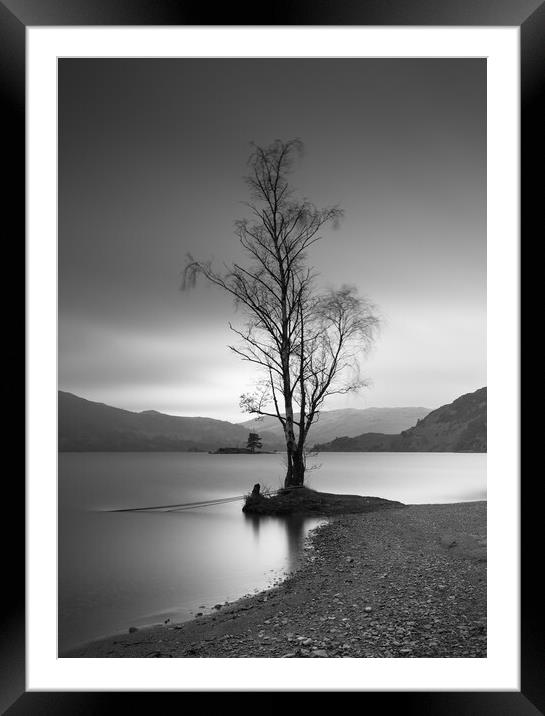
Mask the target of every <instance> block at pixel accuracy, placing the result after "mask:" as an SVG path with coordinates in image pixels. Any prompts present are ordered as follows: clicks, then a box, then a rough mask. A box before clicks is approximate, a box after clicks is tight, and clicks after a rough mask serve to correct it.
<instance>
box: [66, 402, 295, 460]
mask: <svg viewBox="0 0 545 716" xmlns="http://www.w3.org/2000/svg"><path fill="white" fill-rule="evenodd" d="M58 407H59V410H58V431H59V432H58V438H59V451H61V452H71V451H73V452H84V451H95V452H123V451H127V452H132V451H134V452H141V451H154V450H155V451H180V452H188V451H198V450H203V451H208V450H216V449H218V448H221V447H245V446H246V441H247V439H248V432H249V431H248V430H247V429H246V428H243V427H241V426H240V425H234V424H233V423H229V422H227V421H225V420H213V419H212V418H192V417H178V416H175V415H165V414H164V413H159V412H157V411H155V410H145V411H143V412H141V413H134V412H131V411H130V410H122V409H121V408H114V407H111V406H109V405H105V404H104V403H95V402H92V401H90V400H85V399H84V398H79V397H78V396H76V395H73V394H72V393H65V392H63V391H59V394H58ZM260 435H261V437H262V442H263V450H274V449H277V448H281V447H282V443H281V442H279V441H278V439H277V438H276V437H275V436H274V435H270V434H268V433H267V432H266V431H263V430H261V431H260Z"/></svg>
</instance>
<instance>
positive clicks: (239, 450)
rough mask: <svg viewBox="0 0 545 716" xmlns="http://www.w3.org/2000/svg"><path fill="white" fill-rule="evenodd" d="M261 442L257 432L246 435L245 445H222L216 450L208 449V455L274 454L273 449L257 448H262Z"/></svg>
mask: <svg viewBox="0 0 545 716" xmlns="http://www.w3.org/2000/svg"><path fill="white" fill-rule="evenodd" d="M262 447H263V443H262V442H261V438H260V436H259V435H258V434H257V433H250V434H249V435H248V442H247V444H246V447H222V448H218V449H217V450H210V452H209V454H210V455H274V454H275V452H276V451H275V450H257V448H262Z"/></svg>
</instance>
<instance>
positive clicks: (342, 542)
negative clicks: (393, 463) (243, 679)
mask: <svg viewBox="0 0 545 716" xmlns="http://www.w3.org/2000/svg"><path fill="white" fill-rule="evenodd" d="M65 656H71V657H74V656H81V657H167V658H168V657H234V658H244V657H264V658H270V657H272V658H281V657H284V658H327V657H334V658H349V657H356V658H367V657H369V658H385V657H399V658H407V657H432V658H433V657H459V658H461V657H480V658H483V657H486V503H485V502H469V503H458V504H450V505H410V506H407V507H405V508H403V509H391V510H381V511H378V512H369V513H367V514H356V515H347V516H342V517H335V518H333V519H332V520H331V521H330V522H329V523H328V524H326V525H325V526H323V527H321V528H318V530H317V531H316V533H315V535H314V539H313V541H312V544H311V545H310V546H309V548H308V550H307V554H306V559H305V562H304V564H303V566H302V567H301V568H300V569H299V570H298V571H297V572H296V573H295V574H294V575H293V576H291V577H290V578H288V579H287V580H286V581H285V582H283V583H282V584H281V585H280V586H278V587H275V588H273V589H271V590H269V591H267V592H264V593H261V594H258V595H256V596H253V597H248V598H244V599H241V600H238V601H237V602H234V603H232V604H230V605H226V606H224V607H223V608H221V609H217V610H212V611H211V612H210V613H209V614H208V615H206V616H203V617H200V618H197V619H194V620H193V621H191V622H187V623H185V624H174V625H172V624H169V625H163V626H161V627H153V628H150V629H140V630H139V631H138V633H135V634H128V633H127V634H124V635H122V636H117V637H112V638H110V639H106V640H102V641H98V642H94V643H92V644H89V645H87V646H86V647H82V648H80V649H78V650H74V651H73V652H71V653H69V654H66V655H65Z"/></svg>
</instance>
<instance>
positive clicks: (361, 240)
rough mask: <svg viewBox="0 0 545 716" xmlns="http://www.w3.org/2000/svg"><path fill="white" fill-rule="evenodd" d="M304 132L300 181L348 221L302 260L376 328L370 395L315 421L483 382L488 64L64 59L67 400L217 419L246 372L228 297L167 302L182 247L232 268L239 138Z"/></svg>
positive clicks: (241, 166) (239, 209)
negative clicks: (370, 311) (376, 314)
mask: <svg viewBox="0 0 545 716" xmlns="http://www.w3.org/2000/svg"><path fill="white" fill-rule="evenodd" d="M294 137H299V138H301V139H302V140H303V142H304V144H305V155H304V157H303V159H302V161H301V163H300V164H299V165H298V167H297V169H296V171H295V173H294V174H293V177H292V179H293V183H294V184H295V185H296V186H297V187H298V188H299V189H300V192H301V194H302V195H305V196H307V197H308V198H309V199H310V200H311V201H313V202H314V203H315V204H317V205H318V206H323V205H331V204H336V203H338V204H339V205H340V206H342V207H343V208H344V210H345V219H344V221H343V222H342V223H341V226H340V228H339V229H338V230H336V231H329V230H326V231H325V232H324V234H323V239H322V241H321V242H319V243H318V244H315V245H314V247H313V248H312V251H311V253H310V255H309V260H310V263H311V264H312V265H314V266H315V267H316V268H317V270H318V271H319V272H320V275H321V276H320V282H321V284H322V285H323V286H336V285H340V284H342V283H350V284H356V285H357V286H358V287H359V289H360V292H361V293H363V294H365V295H367V296H369V297H370V298H371V299H372V300H373V301H374V302H375V303H376V304H378V306H379V308H380V313H381V316H382V318H383V327H382V331H381V334H380V336H379V339H378V341H377V343H376V346H375V348H374V350H373V352H372V353H371V355H370V356H369V358H368V359H367V361H366V362H365V364H364V371H363V372H364V374H365V375H366V376H368V377H369V378H370V379H371V381H372V386H371V387H370V388H368V389H366V390H364V391H363V392H362V393H361V394H359V395H358V396H347V397H339V398H336V399H335V400H332V401H331V402H330V403H329V404H328V405H327V406H325V407H326V409H327V408H335V407H369V406H409V405H415V406H425V407H429V408H435V407H438V406H439V405H441V404H444V403H447V402H450V401H451V400H453V399H454V398H456V397H458V396H459V395H461V394H462V393H466V392H469V391H473V390H475V389H477V388H479V387H482V386H483V385H486V354H485V349H486V326H485V321H486V305H485V299H486V64H485V61H484V60H470V59H452V60H445V59H441V60H430V59H422V60H404V59H392V60H388V59H378V60H369V59H338V60H331V59H309V60H299V59H296V60H282V59H270V60H264V59H218V60H208V59H195V60H191V59H178V60H161V59H156V60H153V59H146V60H139V59H130V60H119V59H112V60H100V59H89V60H80V59H73V60H72V59H67V60H61V61H60V62H59V388H61V389H63V390H69V391H71V392H74V393H76V394H78V395H81V396H83V397H86V398H88V399H90V400H97V401H101V402H106V403H109V404H111V405H115V406H118V407H123V408H127V409H129V410H146V409H156V410H161V411H164V412H168V413H173V414H179V415H205V416H210V417H216V418H224V419H227V420H236V421H239V420H243V419H246V418H247V417H249V416H245V415H243V414H241V412H240V410H239V408H238V401H239V396H240V394H241V393H242V392H244V391H246V390H248V389H249V388H250V387H251V385H252V382H253V379H254V378H255V374H254V373H252V371H251V369H250V368H249V367H248V364H247V363H244V362H241V361H240V360H239V359H237V357H236V356H234V355H232V354H231V353H230V351H229V349H228V348H227V345H228V344H229V343H232V342H233V335H232V334H231V333H230V331H229V328H228V325H227V324H228V321H229V320H231V321H233V323H235V324H236V323H237V321H238V322H239V323H240V322H241V321H242V317H241V316H240V315H237V314H236V313H235V311H234V309H233V306H232V304H231V302H230V301H229V299H228V298H227V297H226V296H225V295H223V294H221V292H219V290H217V289H215V288H214V287H211V286H206V285H204V284H203V285H201V286H199V287H198V288H197V289H196V290H195V291H193V292H190V293H182V292H180V291H179V284H180V271H181V270H182V268H183V265H184V259H185V255H186V253H187V252H188V251H190V252H191V253H192V254H194V255H195V256H196V257H198V258H205V259H208V258H214V259H215V260H216V261H217V262H218V264H220V263H221V262H222V261H224V260H225V261H227V262H229V261H230V260H232V259H234V258H237V257H238V258H240V252H239V246H238V242H237V239H236V237H235V236H234V233H233V223H234V221H235V220H236V219H237V218H242V217H244V216H245V214H246V212H245V207H244V206H243V204H242V202H244V201H245V200H246V199H247V198H248V194H247V189H246V186H245V184H244V181H243V176H244V174H245V172H246V161H247V158H248V155H249V151H250V146H249V143H250V141H255V142H256V143H258V144H269V143H270V142H272V141H273V140H274V139H276V138H280V139H284V140H286V139H291V138H294Z"/></svg>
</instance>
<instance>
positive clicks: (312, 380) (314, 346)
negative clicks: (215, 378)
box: [183, 139, 379, 487]
mask: <svg viewBox="0 0 545 716" xmlns="http://www.w3.org/2000/svg"><path fill="white" fill-rule="evenodd" d="M301 151H302V143H301V142H300V140H297V139H295V140H291V141H288V142H282V141H280V140H276V141H275V142H274V143H273V144H271V145H270V146H269V147H259V146H255V145H253V151H252V153H251V155H250V158H249V160H248V165H249V175H248V176H247V177H246V183H247V185H248V187H249V189H250V194H251V199H250V201H249V202H247V204H246V206H247V208H248V210H249V213H250V218H246V219H243V220H241V221H238V222H237V223H236V234H237V236H238V238H239V241H240V243H241V245H242V247H243V249H244V251H245V254H246V256H247V258H248V259H249V261H248V263H247V264H245V265H244V266H243V265H241V264H239V263H234V264H233V265H232V266H229V267H224V270H223V271H221V272H220V271H217V270H215V269H214V268H213V267H212V264H211V262H209V261H197V260H195V259H194V258H193V257H192V256H191V255H189V256H188V260H187V264H186V267H185V271H184V282H183V288H187V287H190V286H193V285H194V284H195V281H196V278H197V276H198V275H202V276H204V277H205V278H206V279H208V280H209V281H210V282H211V283H213V284H215V285H216V286H219V287H220V288H222V289H223V290H225V291H226V292H227V293H229V294H231V296H233V298H234V301H235V305H236V306H237V307H239V308H242V309H243V312H244V314H245V316H246V318H247V321H246V324H245V326H244V327H243V328H235V327H234V326H232V325H231V324H230V327H231V329H232V330H233V331H234V332H235V333H236V334H237V335H238V336H239V338H240V344H238V345H236V346H235V345H233V346H229V347H230V349H231V350H232V351H233V352H234V353H236V354H237V355H239V356H240V357H241V358H242V359H243V360H246V361H249V362H250V363H253V364H256V365H258V366H259V367H260V368H261V370H262V371H263V378H262V380H260V381H259V382H258V384H257V386H256V391H255V392H254V393H252V394H246V395H242V396H241V401H240V405H241V407H242V408H243V409H244V410H245V411H246V412H248V413H252V414H254V415H258V416H265V415H268V416H272V417H275V418H277V419H278V420H279V421H280V423H281V425H282V428H283V431H284V436H285V441H286V457H287V472H286V477H285V482H284V484H285V486H286V487H296V486H297V487H299V486H302V485H303V483H304V475H305V468H306V464H305V442H306V439H307V435H308V432H309V430H310V427H311V426H312V424H313V422H315V421H316V419H317V418H318V416H319V412H320V409H321V407H322V405H323V403H324V401H325V400H326V399H327V398H328V397H329V396H331V395H334V394H342V393H348V392H351V391H356V390H358V389H359V388H361V387H362V386H363V385H364V384H365V381H363V380H362V379H361V377H360V374H359V362H360V358H361V357H362V355H363V354H364V353H365V351H366V350H367V348H368V347H369V346H370V344H371V343H372V341H373V339H374V336H375V329H376V328H377V327H378V322H379V321H378V318H377V315H376V312H375V309H374V307H373V305H372V304H371V303H369V302H368V301H367V300H366V299H364V298H362V297H360V296H358V295H357V291H356V289H355V288H353V287H350V286H343V287H342V288H341V289H339V290H328V291H325V292H324V291H319V290H318V289H317V288H316V274H315V273H314V271H313V270H312V269H311V268H310V267H309V266H308V265H307V251H308V249H309V248H310V247H311V246H312V244H314V243H315V242H316V241H318V240H319V239H320V238H321V236H320V231H321V229H322V228H323V227H325V226H327V225H332V226H334V227H335V226H336V225H337V224H338V221H339V219H340V218H341V216H342V211H341V209H339V208H338V207H337V206H332V207H329V208H325V209H318V208H316V207H315V206H314V205H313V204H312V203H311V202H310V201H308V199H306V198H305V199H297V198H296V197H295V195H294V191H293V189H292V187H291V185H290V184H289V182H288V177H289V174H290V173H291V171H292V169H293V165H294V160H295V158H296V157H297V156H298V155H300V153H301Z"/></svg>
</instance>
